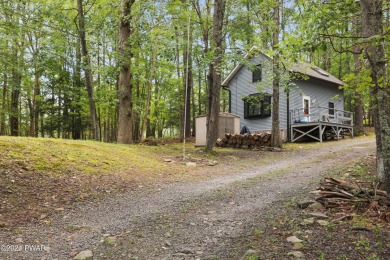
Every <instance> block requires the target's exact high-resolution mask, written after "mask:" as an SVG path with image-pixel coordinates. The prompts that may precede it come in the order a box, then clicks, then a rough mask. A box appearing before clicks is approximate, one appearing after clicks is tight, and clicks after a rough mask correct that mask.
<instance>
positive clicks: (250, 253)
mask: <svg viewBox="0 0 390 260" xmlns="http://www.w3.org/2000/svg"><path fill="white" fill-rule="evenodd" d="M257 254H258V252H257V251H256V250H253V249H249V250H247V251H246V252H245V254H244V256H243V257H242V259H247V258H249V257H251V256H257Z"/></svg>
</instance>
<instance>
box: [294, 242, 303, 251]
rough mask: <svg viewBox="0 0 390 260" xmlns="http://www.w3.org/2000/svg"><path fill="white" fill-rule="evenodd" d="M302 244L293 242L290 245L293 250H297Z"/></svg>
mask: <svg viewBox="0 0 390 260" xmlns="http://www.w3.org/2000/svg"><path fill="white" fill-rule="evenodd" d="M303 247H304V246H303V244H302V243H294V246H293V247H292V249H293V250H299V249H302V248H303Z"/></svg>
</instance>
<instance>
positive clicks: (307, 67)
mask: <svg viewBox="0 0 390 260" xmlns="http://www.w3.org/2000/svg"><path fill="white" fill-rule="evenodd" d="M253 51H257V52H258V53H259V54H261V55H263V56H264V57H266V58H268V59H269V60H271V57H270V56H268V55H266V54H264V53H263V52H261V51H259V49H258V48H257V47H256V46H254V47H252V48H251V49H250V50H249V51H248V52H247V54H245V56H244V59H246V58H248V57H249V56H250V55H251V54H252V53H253ZM243 66H244V64H242V63H241V64H238V65H237V66H236V67H235V68H234V69H233V70H232V71H231V72H230V73H229V75H228V76H227V77H226V78H225V80H224V81H223V82H222V84H221V85H222V86H223V87H227V86H229V82H230V81H231V80H232V79H233V78H234V76H235V75H236V74H237V72H238V71H239V70H240V69H241V68H242V67H243ZM290 71H291V72H298V73H302V74H304V75H307V76H309V77H312V78H317V79H320V80H324V81H327V82H331V83H334V84H337V85H340V86H343V85H345V83H344V82H342V81H341V80H339V79H338V78H336V77H335V76H333V75H331V74H330V73H329V72H326V71H325V70H322V69H321V68H319V67H317V66H315V65H314V64H310V63H307V62H303V61H298V62H296V63H294V64H293V65H292V66H291V69H290Z"/></svg>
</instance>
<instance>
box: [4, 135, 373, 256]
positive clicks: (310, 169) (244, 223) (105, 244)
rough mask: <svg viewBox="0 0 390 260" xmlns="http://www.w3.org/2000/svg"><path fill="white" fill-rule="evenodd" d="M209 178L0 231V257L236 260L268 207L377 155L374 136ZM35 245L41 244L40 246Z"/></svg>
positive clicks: (128, 195)
mask: <svg viewBox="0 0 390 260" xmlns="http://www.w3.org/2000/svg"><path fill="white" fill-rule="evenodd" d="M283 153H285V154H286V155H285V156H284V158H283V159H282V160H278V161H275V162H273V163H270V164H267V165H263V166H259V167H254V168H252V169H251V170H245V171H241V172H233V173H229V174H225V175H223V176H219V177H216V178H211V179H208V180H203V181H197V182H190V183H172V184H169V185H164V186H161V185H160V186H158V187H153V186H149V187H143V188H140V189H139V190H137V191H132V192H128V193H125V194H120V195H116V196H109V197H107V198H106V199H104V200H102V201H100V202H95V203H87V204H82V205H79V206H77V207H75V208H74V209H73V210H70V211H68V210H66V211H61V212H59V213H58V214H57V215H56V217H55V218H54V219H53V220H52V222H51V223H50V224H47V223H46V224H44V223H42V224H36V225H30V226H28V227H26V228H25V229H20V230H19V231H18V232H13V233H2V234H0V245H1V250H0V259H29V260H30V259H73V258H74V256H75V255H76V254H77V253H79V252H81V251H84V250H90V251H92V253H93V259H234V258H236V256H237V255H239V254H240V253H241V252H242V251H243V252H245V249H242V248H241V249H240V248H235V244H234V240H235V239H236V238H238V237H242V236H245V232H246V231H247V230H250V229H251V226H254V225H255V224H256V223H254V221H256V222H258V221H261V217H262V216H266V215H267V210H266V209H267V207H270V206H272V205H273V203H275V202H277V201H280V200H286V201H289V200H291V198H297V197H298V198H301V197H302V196H303V195H302V194H307V193H308V191H310V190H311V189H314V188H315V187H316V184H317V183H318V181H319V180H320V178H321V177H322V176H324V175H326V174H327V172H329V171H330V170H332V169H333V170H334V169H335V168H336V167H338V166H341V165H344V164H347V163H348V162H351V161H355V160H359V159H360V158H364V157H365V156H367V155H374V154H375V141H374V139H373V138H362V139H347V140H341V141H339V142H333V143H332V145H329V143H327V144H325V145H323V146H319V148H315V149H311V150H301V151H295V152H283ZM32 245H42V247H36V246H35V247H34V246H32Z"/></svg>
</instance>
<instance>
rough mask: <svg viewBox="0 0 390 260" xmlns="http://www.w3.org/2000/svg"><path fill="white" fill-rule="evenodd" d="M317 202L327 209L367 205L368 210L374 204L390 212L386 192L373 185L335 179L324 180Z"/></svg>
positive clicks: (389, 201)
mask: <svg viewBox="0 0 390 260" xmlns="http://www.w3.org/2000/svg"><path fill="white" fill-rule="evenodd" d="M315 200H316V201H318V202H320V203H321V204H323V205H324V207H325V208H335V207H343V206H346V205H351V204H354V205H356V206H359V205H360V206H363V205H366V207H367V208H369V207H371V206H372V205H373V204H375V205H378V206H381V207H383V208H384V209H385V210H386V211H389V210H390V197H389V195H388V194H387V192H386V191H383V190H379V189H377V187H376V186H375V185H373V184H370V185H367V183H366V184H365V185H363V184H361V183H357V182H356V183H351V182H347V181H342V180H337V179H334V178H324V179H323V180H322V181H321V183H320V187H319V192H318V195H317V197H316V198H315Z"/></svg>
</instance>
